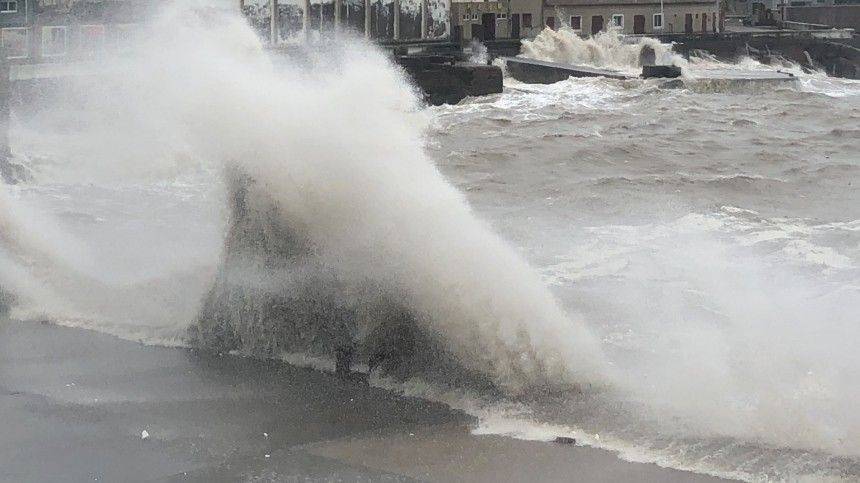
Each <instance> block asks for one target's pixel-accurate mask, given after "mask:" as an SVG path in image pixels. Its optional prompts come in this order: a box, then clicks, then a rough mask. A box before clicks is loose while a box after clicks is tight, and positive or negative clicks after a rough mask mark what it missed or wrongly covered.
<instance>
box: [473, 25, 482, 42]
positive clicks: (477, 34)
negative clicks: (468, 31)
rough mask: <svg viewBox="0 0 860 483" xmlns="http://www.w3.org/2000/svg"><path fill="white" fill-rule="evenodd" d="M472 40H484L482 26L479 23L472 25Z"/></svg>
mask: <svg viewBox="0 0 860 483" xmlns="http://www.w3.org/2000/svg"><path fill="white" fill-rule="evenodd" d="M472 38H473V39H475V40H484V26H483V25H481V24H479V23H473V24H472Z"/></svg>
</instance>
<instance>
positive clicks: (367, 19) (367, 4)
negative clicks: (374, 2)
mask: <svg viewBox="0 0 860 483" xmlns="http://www.w3.org/2000/svg"><path fill="white" fill-rule="evenodd" d="M370 2H371V0H364V36H365V37H366V38H368V39H369V38H370V34H371V28H370V25H371V24H370V13H371V10H372V9H371V8H370V6H371V3H370Z"/></svg>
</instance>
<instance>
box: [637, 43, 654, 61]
mask: <svg viewBox="0 0 860 483" xmlns="http://www.w3.org/2000/svg"><path fill="white" fill-rule="evenodd" d="M656 63H657V52H655V51H654V48H653V47H651V46H650V45H643V46H642V49H640V50H639V65H643V66H644V65H654V64H656Z"/></svg>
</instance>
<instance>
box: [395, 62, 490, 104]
mask: <svg viewBox="0 0 860 483" xmlns="http://www.w3.org/2000/svg"><path fill="white" fill-rule="evenodd" d="M395 60H396V62H397V63H398V64H399V65H400V66H401V67H403V70H404V71H405V72H406V73H407V74H408V75H409V77H410V78H411V79H412V81H413V82H414V83H415V84H416V85H417V86H418V87H419V88H420V89H421V91H422V92H423V94H424V99H425V100H426V101H427V102H428V103H430V104H433V105H440V104H456V103H458V102H460V101H461V100H463V99H465V98H466V97H469V96H486V95H489V94H498V93H501V92H502V70H501V69H500V68H499V67H497V66H494V65H481V64H475V63H472V62H463V61H458V60H457V58H456V57H455V56H453V55H412V56H410V55H404V56H397V57H395Z"/></svg>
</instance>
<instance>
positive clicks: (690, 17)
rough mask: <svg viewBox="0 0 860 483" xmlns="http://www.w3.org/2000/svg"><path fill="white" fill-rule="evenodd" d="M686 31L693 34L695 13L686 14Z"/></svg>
mask: <svg viewBox="0 0 860 483" xmlns="http://www.w3.org/2000/svg"><path fill="white" fill-rule="evenodd" d="M684 33H688V34H691V33H693V14H692V13H688V14H685V15H684Z"/></svg>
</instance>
